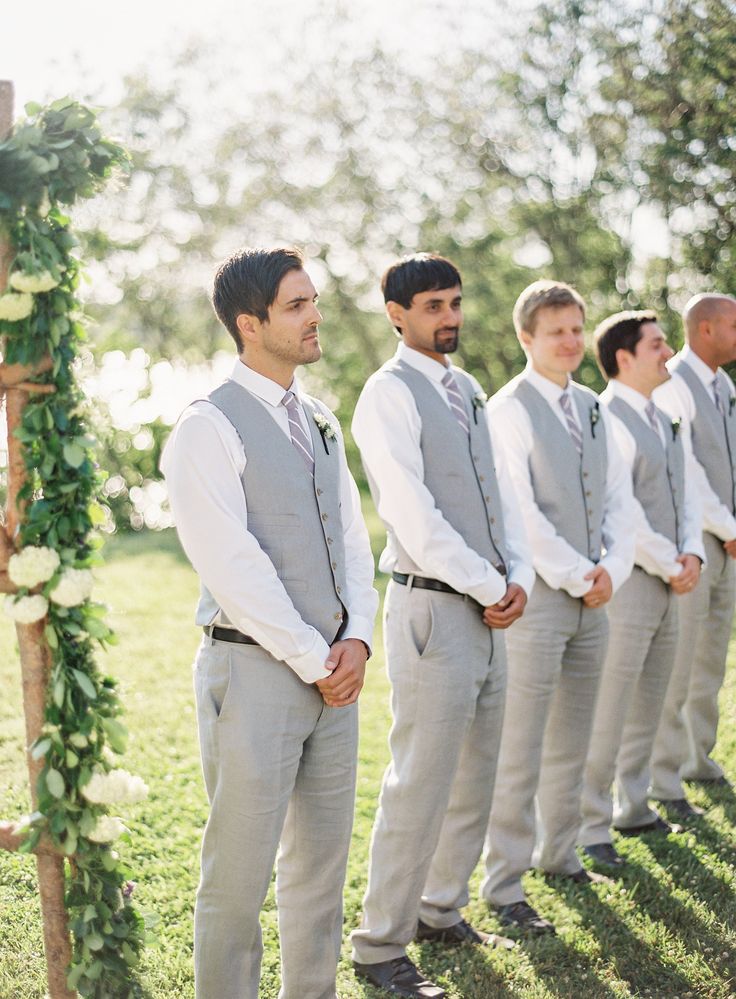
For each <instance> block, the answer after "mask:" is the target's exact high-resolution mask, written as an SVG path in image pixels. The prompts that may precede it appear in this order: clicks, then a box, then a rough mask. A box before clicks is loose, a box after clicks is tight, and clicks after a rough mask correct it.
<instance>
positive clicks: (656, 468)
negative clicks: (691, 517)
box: [608, 396, 685, 551]
mask: <svg viewBox="0 0 736 999" xmlns="http://www.w3.org/2000/svg"><path fill="white" fill-rule="evenodd" d="M608 408H609V409H610V410H611V412H612V413H614V414H615V415H616V416H617V417H618V418H619V420H621V422H622V423H623V424H624V425H625V426H626V428H627V430H628V431H629V432H630V433H631V436H632V437H633V438H634V440H635V441H636V457H635V458H634V468H633V486H634V496H635V497H636V498H637V499H638V501H639V502H640V503H641V506H642V508H643V510H644V513H645V514H646V517H647V520H648V521H649V523H650V524H651V526H652V528H653V529H654V530H655V531H657V532H658V533H659V534H663V535H664V536H665V537H666V538H669V540H670V541H671V542H672V543H673V544H674V545H676V546H677V550H678V551H682V545H683V542H684V538H683V534H682V530H683V524H684V510H683V501H684V498H685V453H684V451H683V448H682V441H681V440H680V438H679V437H677V436H676V434H675V432H674V431H673V429H672V420H670V419H669V418H668V417H666V416H665V415H664V413H662V412H660V411H659V410H657V416H658V417H659V421H660V423H661V424H662V428H663V430H664V435H665V441H666V442H667V443H666V449H665V448H664V447H662V441H661V440H660V438H659V436H658V434H655V432H654V431H653V430H652V428H651V427H650V426H649V424H648V423H646V422H645V421H644V420H643V419H642V417H641V416H640V415H639V414H638V413H637V412H636V410H635V409H634V408H633V407H632V406H630V405H629V404H628V403H627V402H625V401H624V400H623V399H620V398H619V397H618V396H614V397H613V398H612V399H611V401H610V402H609V403H608Z"/></svg>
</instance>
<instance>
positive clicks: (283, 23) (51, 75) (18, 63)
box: [0, 0, 531, 114]
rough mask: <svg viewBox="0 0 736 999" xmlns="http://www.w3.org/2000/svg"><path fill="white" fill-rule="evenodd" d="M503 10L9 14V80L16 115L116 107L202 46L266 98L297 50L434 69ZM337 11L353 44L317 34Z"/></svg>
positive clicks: (218, 3)
mask: <svg viewBox="0 0 736 999" xmlns="http://www.w3.org/2000/svg"><path fill="white" fill-rule="evenodd" d="M530 2H531V0H522V5H524V6H528V5H529V4H530ZM500 5H501V0H485V3H484V2H482V0H370V2H366V0H342V2H338V3H336V2H334V0H269V2H264V0H240V2H235V0H206V2H204V3H187V2H186V0H126V2H125V3H124V4H111V3H106V2H104V0H66V2H65V3H63V4H61V3H60V4H56V3H53V0H42V2H41V3H40V4H34V3H15V4H13V5H12V6H10V7H9V9H7V10H6V11H4V12H3V31H2V36H0V78H4V79H11V80H13V81H14V83H15V89H16V114H20V113H21V111H22V108H23V105H24V104H25V103H26V102H28V101H30V100H34V101H39V102H40V103H45V102H46V101H47V100H48V99H51V98H56V97H60V96H64V95H66V94H71V95H72V96H74V97H77V98H81V99H85V98H88V97H89V96H90V95H94V96H95V97H96V98H98V99H100V100H101V101H102V102H110V101H114V100H115V99H116V97H118V96H119V95H120V89H121V82H122V77H123V75H124V74H126V73H131V72H135V71H136V70H138V69H141V68H144V67H145V68H148V69H149V70H155V68H156V66H157V64H159V63H160V62H161V57H162V56H163V55H166V54H168V53H172V52H179V51H181V50H183V49H184V47H185V46H186V43H187V42H189V41H195V40H196V41H200V42H201V41H204V42H209V43H210V44H213V45H214V46H216V47H217V49H218V50H219V49H221V53H222V55H221V59H222V65H223V68H224V69H225V71H226V72H232V75H233V76H234V77H235V78H237V79H238V80H240V79H241V78H243V77H248V79H249V82H250V83H251V84H252V85H253V86H254V87H255V89H259V85H261V86H262V85H264V84H265V83H266V82H267V80H268V77H269V76H271V75H272V74H273V73H275V72H276V73H277V72H278V65H279V59H280V58H284V57H285V53H286V51H287V49H291V48H292V47H295V48H296V51H297V52H298V53H299V57H300V58H303V59H304V60H305V62H306V61H308V60H318V59H320V58H321V57H322V56H323V55H324V52H325V47H326V46H328V45H330V44H333V45H334V44H339V45H347V46H349V47H351V48H352V47H355V50H356V51H357V50H359V49H360V47H361V46H363V45H366V44H370V41H371V40H372V39H374V38H376V37H379V36H380V37H381V38H382V39H383V40H384V42H388V43H389V44H390V45H391V47H392V48H394V49H395V50H396V52H397V56H398V57H399V58H401V59H410V60H416V59H417V58H419V59H423V60H427V59H429V60H431V59H432V58H434V57H436V56H437V55H438V54H441V53H442V51H443V50H444V49H446V48H447V46H451V45H452V44H453V42H454V40H456V39H457V38H458V37H459V36H461V35H462V36H464V37H465V38H476V39H477V37H478V31H479V30H481V28H484V29H485V32H484V33H487V32H488V23H489V18H488V12H489V6H490V7H493V6H499V7H500ZM519 5H520V4H519V2H518V0H517V2H516V4H515V6H517V7H518V6H519ZM338 10H340V11H345V12H347V13H348V15H349V21H350V27H351V29H353V30H352V31H350V32H349V35H348V36H346V35H345V33H341V34H340V36H339V38H336V37H334V36H332V35H330V37H325V35H324V34H323V33H321V32H318V31H316V30H313V29H314V24H313V22H314V15H315V14H316V13H318V12H322V11H327V12H330V11H332V12H336V11H338ZM318 23H319V24H324V21H323V20H322V19H320V20H319V22H318Z"/></svg>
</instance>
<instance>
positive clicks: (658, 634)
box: [578, 566, 679, 846]
mask: <svg viewBox="0 0 736 999" xmlns="http://www.w3.org/2000/svg"><path fill="white" fill-rule="evenodd" d="M678 600H679V598H678V597H677V596H676V595H675V594H674V593H672V592H671V591H670V588H669V586H668V585H667V584H666V583H665V582H663V581H662V580H661V579H657V578H656V577H655V576H650V575H649V574H648V573H646V572H644V570H643V569H640V568H639V567H638V566H635V567H634V571H633V573H632V574H631V576H630V577H629V579H628V580H627V581H626V582H625V583H624V584H623V586H622V587H621V589H620V590H619V591H618V593H616V594H615V596H614V597H613V599H612V600H611V602H610V603H609V605H608V623H609V628H610V633H609V639H608V652H607V653H606V659H605V662H604V664H603V674H602V676H601V685H600V688H599V690H598V701H597V703H596V709H595V715H594V719H593V734H592V737H591V741H590V750H589V753H588V762H587V764H586V766H585V780H584V785H583V801H582V814H583V821H582V824H581V827H580V834H579V836H578V842H579V843H580V844H581V846H590V845H592V844H594V843H610V842H611V831H610V827H611V824H613V825H615V826H620V827H623V828H626V827H627V826H638V825H645V824H646V823H648V822H654V820H655V818H656V813H655V812H654V811H652V809H651V808H650V807H649V804H648V801H647V792H648V789H649V759H650V757H651V754H652V744H653V743H654V737H655V735H656V732H657V725H658V723H659V718H660V715H661V713H662V707H663V705H664V699H665V694H666V692H667V683H668V681H669V677H670V673H671V672H672V667H673V665H674V660H675V651H676V648H677V603H678ZM614 781H615V790H616V804H615V808H614V799H613V794H612V784H614Z"/></svg>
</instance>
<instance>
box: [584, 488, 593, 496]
mask: <svg viewBox="0 0 736 999" xmlns="http://www.w3.org/2000/svg"><path fill="white" fill-rule="evenodd" d="M585 495H586V496H592V495H593V494H592V493H591V491H590V489H586V490H585Z"/></svg>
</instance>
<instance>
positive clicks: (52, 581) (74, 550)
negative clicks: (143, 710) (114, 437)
mask: <svg viewBox="0 0 736 999" xmlns="http://www.w3.org/2000/svg"><path fill="white" fill-rule="evenodd" d="M26 110H27V112H28V114H29V117H28V119H27V120H26V121H25V122H23V123H22V124H20V125H19V126H18V127H17V128H16V129H15V131H14V132H13V133H12V134H11V135H10V136H9V137H8V138H7V139H5V141H3V142H0V176H1V177H2V182H1V183H0V226H1V227H2V236H3V237H4V240H5V243H6V253H5V257H6V260H7V261H9V262H8V264H7V275H6V274H5V273H3V274H2V275H1V276H0V280H2V282H3V285H0V290H2V287H3V286H4V285H5V283H6V278H7V290H6V291H5V292H4V294H1V295H0V333H1V334H2V336H3V338H4V362H3V364H2V365H0V386H2V388H3V390H4V391H5V393H6V397H7V412H8V427H9V431H8V452H9V475H8V501H7V502H8V508H7V519H6V531H7V533H5V532H2V531H0V534H2V541H3V542H4V544H3V545H1V546H0V547H2V548H3V553H2V554H4V558H2V561H3V562H4V563H5V564H4V565H3V566H2V568H3V569H6V570H7V573H6V574H4V575H6V579H5V581H4V585H3V586H2V587H0V589H2V590H3V591H4V592H9V593H10V594H11V595H9V596H7V597H6V598H5V600H6V611H7V612H8V613H9V614H10V616H11V617H13V618H14V619H15V621H16V625H17V628H18V636H19V645H20V649H21V661H22V666H23V682H24V694H26V695H27V696H26V698H25V702H26V731H27V734H28V737H29V744H31V745H30V759H29V769H30V773H31V783H32V788H31V792H32V800H33V806H34V812H33V814H32V815H31V816H30V817H29V818H28V820H27V822H26V823H25V824H23V825H22V826H21V827H18V826H16V827H14V828H12V829H11V828H9V827H8V826H7V825H6V826H4V827H3V828H2V838H1V841H2V844H3V845H4V846H6V847H8V848H17V849H20V850H21V851H26V852H31V851H33V852H36V853H37V854H38V856H39V864H40V863H41V860H42V859H43V858H49V859H50V860H51V861H52V862H55V863H56V864H57V869H58V858H59V856H60V855H61V856H62V857H64V856H65V857H67V858H69V864H68V870H67V874H66V879H65V882H66V884H65V887H66V891H65V897H64V906H65V908H66V912H67V914H68V920H69V925H70V928H71V933H72V940H73V949H72V952H71V955H70V956H71V962H69V960H68V956H69V955H67V960H64V961H63V964H64V965H68V964H70V966H69V967H63V968H62V970H63V973H64V975H65V978H66V980H65V981H64V982H63V984H62V985H59V983H58V968H52V963H53V962H54V961H56V962H58V960H59V955H60V954H62V955H63V953H64V946H63V942H62V943H61V944H58V912H57V913H55V918H56V919H57V944H58V946H56V947H55V945H54V941H53V940H50V937H49V933H48V932H47V933H46V934H45V940H46V952H47V962H48V964H49V988H50V993H51V995H52V997H55V996H58V995H71V994H73V993H74V991H75V990H76V991H78V992H79V993H80V994H81V995H83V996H94V997H99V999H102V997H129V996H133V995H134V994H136V986H135V984H134V983H133V982H132V980H131V973H130V969H131V967H132V966H133V965H135V964H136V963H137V961H138V958H139V954H140V951H141V948H142V946H143V943H144V938H145V926H144V921H143V918H142V916H141V915H140V914H139V913H138V911H137V910H136V908H135V906H134V905H133V904H132V902H131V899H130V894H131V890H130V884H129V878H130V872H129V871H128V870H127V869H126V867H125V866H124V865H123V864H122V863H121V861H120V858H119V856H118V854H117V852H116V851H115V849H114V845H113V844H114V840H116V839H117V838H118V837H119V836H121V835H122V836H123V837H125V836H126V835H127V833H126V830H125V827H124V826H123V825H122V822H121V821H120V820H119V819H118V818H117V817H115V816H111V815H109V809H110V806H112V805H118V804H122V803H124V802H126V801H127V802H133V801H137V800H140V798H141V796H142V795H144V794H145V793H146V789H145V785H144V784H143V782H142V781H141V780H140V779H139V778H134V777H131V776H130V775H129V774H126V772H125V771H123V770H119V769H115V764H114V754H120V753H122V752H124V749H125V738H126V731H125V728H124V727H123V725H122V724H121V722H120V720H119V715H120V713H121V706H120V702H119V700H118V696H117V693H116V690H115V682H114V681H113V680H112V679H111V678H109V677H105V676H103V675H102V674H101V673H100V671H99V670H98V668H97V666H96V664H95V660H94V650H95V647H96V646H97V645H101V646H102V647H104V646H105V645H106V644H107V643H109V642H111V641H112V640H113V636H112V634H111V632H110V630H109V628H108V626H107V625H106V623H105V620H104V608H103V607H102V606H101V605H100V604H97V603H94V602H93V601H92V600H91V599H90V591H91V586H92V574H91V571H90V570H91V568H92V567H93V566H94V565H95V564H97V562H98V560H99V559H98V555H97V554H96V548H97V546H98V543H97V542H96V540H95V539H94V537H93V535H92V531H93V529H94V527H95V526H96V525H97V524H99V523H100V522H101V521H102V520H103V519H104V517H103V514H102V510H101V508H100V507H99V504H98V503H97V500H96V497H97V492H98V489H99V486H100V484H101V477H100V475H99V472H98V469H97V466H96V464H95V460H94V456H93V450H92V449H93V445H94V440H93V438H92V437H91V436H90V435H89V433H88V430H87V427H86V424H85V416H84V409H85V404H84V397H83V395H82V393H81V391H80V389H79V388H78V386H77V383H76V380H75V372H74V362H75V359H76V357H77V355H78V352H79V349H80V345H81V344H82V343H83V342H84V339H85V332H84V328H83V326H82V323H81V307H80V303H79V301H78V299H77V286H78V282H79V262H78V260H77V258H76V257H75V256H74V252H73V251H74V246H75V239H74V236H73V235H72V233H71V231H70V227H69V219H68V218H67V216H66V215H65V214H64V212H63V211H62V206H69V205H72V204H73V203H74V202H75V201H77V200H78V199H79V198H83V197H88V196H90V195H92V194H93V193H94V192H95V191H96V190H97V188H98V187H99V186H100V184H101V182H102V181H103V180H104V179H105V178H106V177H108V176H109V174H110V172H111V171H112V169H113V168H114V167H121V166H125V165H126V163H127V156H126V153H125V152H124V150H123V149H122V148H121V147H120V146H118V145H116V144H115V143H113V142H110V141H109V140H107V139H105V138H104V137H103V136H102V134H101V132H100V129H99V127H98V125H97V122H96V118H95V115H94V114H93V113H92V112H91V111H90V110H88V109H87V108H84V107H82V106H81V105H79V104H77V103H76V102H73V101H71V100H68V99H65V100H60V101H56V102H54V103H53V104H52V105H51V106H50V107H48V108H45V109H42V108H40V107H38V106H36V105H29V106H28V107H27V108H26ZM34 685H36V686H39V685H43V687H44V688H45V689H42V697H43V700H42V701H41V702H40V703H41V706H42V717H39V715H40V714H41V712H39V710H38V708H39V702H38V698H36V700H35V701H34V699H33V697H32V696H31V695H32V688H33V686H34ZM43 881H44V875H43V872H42V871H41V869H40V870H39V882H40V887H41V894H42V899H43V895H44V884H43V883H42V882H43ZM50 906H51V908H53V901H52V902H51V903H50ZM57 908H58V906H57ZM44 921H45V922H46V921H47V908H46V907H45V908H44ZM50 949H51V950H52V951H55V952H54V953H50V952H49V951H50ZM67 990H69V991H67Z"/></svg>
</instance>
